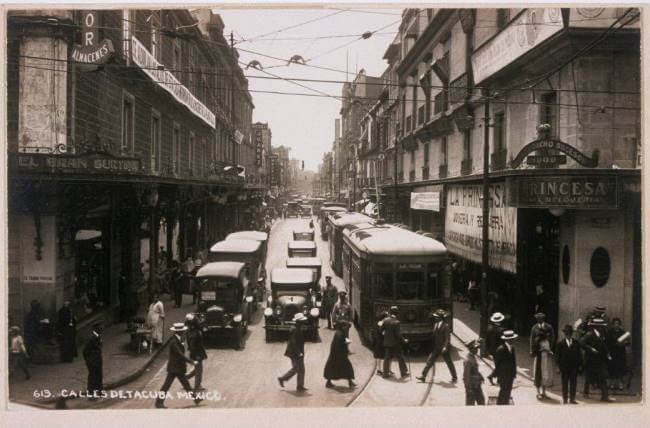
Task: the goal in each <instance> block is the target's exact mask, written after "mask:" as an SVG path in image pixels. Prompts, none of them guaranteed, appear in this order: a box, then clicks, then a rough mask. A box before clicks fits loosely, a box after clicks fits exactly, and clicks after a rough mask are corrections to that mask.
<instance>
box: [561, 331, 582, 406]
mask: <svg viewBox="0 0 650 428" xmlns="http://www.w3.org/2000/svg"><path fill="white" fill-rule="evenodd" d="M562 332H564V340H562V341H560V342H558V344H557V345H556V346H555V359H556V361H557V366H558V367H559V368H560V373H561V374H562V401H563V402H564V404H566V403H567V399H568V400H569V402H570V403H571V404H578V403H577V402H576V383H577V381H578V370H579V367H581V366H582V354H581V352H580V344H579V343H578V341H577V340H575V339H573V338H572V336H573V327H572V326H571V325H570V324H567V325H565V326H564V328H563V329H562Z"/></svg>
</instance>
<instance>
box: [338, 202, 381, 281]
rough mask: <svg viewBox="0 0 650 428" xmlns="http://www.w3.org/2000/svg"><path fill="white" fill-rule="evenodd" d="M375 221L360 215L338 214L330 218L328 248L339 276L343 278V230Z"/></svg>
mask: <svg viewBox="0 0 650 428" xmlns="http://www.w3.org/2000/svg"><path fill="white" fill-rule="evenodd" d="M372 221H373V219H372V218H370V217H368V216H367V215H364V214H360V213H354V212H352V213H347V212H346V213H336V214H331V215H330V216H329V217H328V227H329V236H328V241H329V243H328V246H329V250H330V266H332V270H334V273H336V274H337V275H338V276H341V249H342V247H343V234H342V232H343V228H344V227H345V226H347V225H350V224H358V223H369V222H372Z"/></svg>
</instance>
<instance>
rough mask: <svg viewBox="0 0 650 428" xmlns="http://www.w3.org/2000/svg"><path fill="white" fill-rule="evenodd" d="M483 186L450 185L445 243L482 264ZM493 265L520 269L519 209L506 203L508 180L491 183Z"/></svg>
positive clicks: (514, 270) (491, 247)
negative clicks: (518, 247)
mask: <svg viewBox="0 0 650 428" xmlns="http://www.w3.org/2000/svg"><path fill="white" fill-rule="evenodd" d="M482 195H483V188H482V186H481V185H459V186H449V187H448V192H447V205H446V207H447V211H446V215H445V244H446V245H447V249H448V250H449V251H450V252H451V253H453V254H456V255H458V256H461V257H463V258H466V259H468V260H471V261H473V262H476V263H481V259H482V249H483V245H482V244H483V242H482V241H483V239H482V236H483V231H482V227H483V202H482ZM489 203H490V218H489V220H488V225H489V238H490V247H489V248H490V252H489V253H490V266H492V267H493V268H497V269H502V270H505V271H507V272H512V273H516V271H517V208H512V207H509V206H507V198H506V186H505V183H495V184H492V185H491V186H490V201H489Z"/></svg>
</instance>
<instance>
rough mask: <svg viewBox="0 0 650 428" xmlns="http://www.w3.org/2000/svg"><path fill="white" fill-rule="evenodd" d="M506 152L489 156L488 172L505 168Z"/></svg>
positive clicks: (503, 150) (501, 151)
mask: <svg viewBox="0 0 650 428" xmlns="http://www.w3.org/2000/svg"><path fill="white" fill-rule="evenodd" d="M507 156H508V150H507V149H502V150H499V151H498V152H495V153H492V154H491V155H490V170H492V171H499V170H502V169H505V168H506V159H507Z"/></svg>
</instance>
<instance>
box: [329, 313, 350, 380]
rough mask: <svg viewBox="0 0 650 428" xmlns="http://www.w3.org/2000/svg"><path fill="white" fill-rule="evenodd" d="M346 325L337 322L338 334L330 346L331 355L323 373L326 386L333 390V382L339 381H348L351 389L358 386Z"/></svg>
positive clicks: (335, 334)
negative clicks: (349, 355) (355, 379)
mask: <svg viewBox="0 0 650 428" xmlns="http://www.w3.org/2000/svg"><path fill="white" fill-rule="evenodd" d="M345 324H346V322H337V323H336V326H335V328H336V333H334V339H332V345H331V346H330V355H329V358H328V359H327V363H325V370H324V372H323V377H325V379H327V383H326V384H325V386H326V387H327V388H333V387H334V384H333V383H332V381H333V380H337V379H347V380H348V386H349V387H350V388H353V387H354V386H356V383H354V369H353V368H352V363H351V362H350V359H349V358H348V354H349V350H348V345H349V343H350V340H349V339H348V338H347V337H346V335H345V330H346V329H345Z"/></svg>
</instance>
